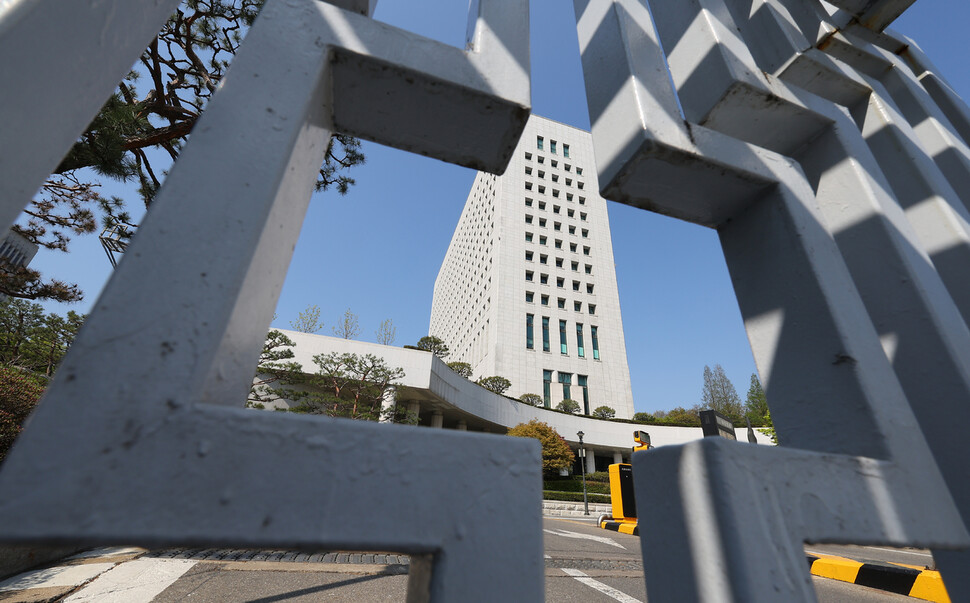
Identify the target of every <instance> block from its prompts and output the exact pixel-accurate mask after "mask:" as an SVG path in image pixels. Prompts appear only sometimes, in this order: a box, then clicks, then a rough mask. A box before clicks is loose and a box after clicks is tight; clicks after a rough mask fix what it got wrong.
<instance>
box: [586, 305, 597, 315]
mask: <svg viewBox="0 0 970 603" xmlns="http://www.w3.org/2000/svg"><path fill="white" fill-rule="evenodd" d="M588 306H589V313H590V314H596V304H588Z"/></svg>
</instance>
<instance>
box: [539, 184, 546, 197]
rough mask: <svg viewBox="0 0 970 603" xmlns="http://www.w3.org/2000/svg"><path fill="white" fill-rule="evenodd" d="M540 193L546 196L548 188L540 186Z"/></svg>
mask: <svg viewBox="0 0 970 603" xmlns="http://www.w3.org/2000/svg"><path fill="white" fill-rule="evenodd" d="M539 192H540V193H541V194H543V195H544V194H546V187H544V186H542V185H541V184H540V185H539Z"/></svg>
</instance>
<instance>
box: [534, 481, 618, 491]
mask: <svg viewBox="0 0 970 603" xmlns="http://www.w3.org/2000/svg"><path fill="white" fill-rule="evenodd" d="M542 488H543V489H544V490H555V491H557V492H582V491H583V482H582V481H580V480H578V479H548V480H545V481H543V482H542ZM586 491H587V492H597V493H599V494H609V493H610V485H609V484H604V483H602V482H592V481H587V482H586Z"/></svg>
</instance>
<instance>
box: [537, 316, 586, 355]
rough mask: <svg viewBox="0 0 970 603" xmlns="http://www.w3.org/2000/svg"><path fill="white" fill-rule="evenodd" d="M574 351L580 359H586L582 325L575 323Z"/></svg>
mask: <svg viewBox="0 0 970 603" xmlns="http://www.w3.org/2000/svg"><path fill="white" fill-rule="evenodd" d="M530 316H531V314H530ZM576 350H577V352H576V353H577V354H579V357H580V358H585V357H586V348H585V347H584V346H583V325H581V324H579V323H576Z"/></svg>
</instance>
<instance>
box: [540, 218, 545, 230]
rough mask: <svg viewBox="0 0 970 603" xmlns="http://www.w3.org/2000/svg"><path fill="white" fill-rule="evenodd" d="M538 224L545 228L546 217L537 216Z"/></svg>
mask: <svg viewBox="0 0 970 603" xmlns="http://www.w3.org/2000/svg"><path fill="white" fill-rule="evenodd" d="M539 226H541V227H542V228H545V227H546V219H545V218H539Z"/></svg>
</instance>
